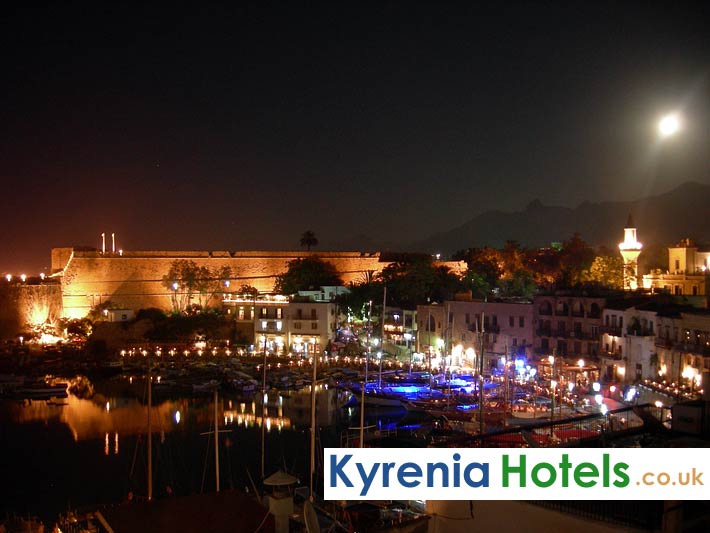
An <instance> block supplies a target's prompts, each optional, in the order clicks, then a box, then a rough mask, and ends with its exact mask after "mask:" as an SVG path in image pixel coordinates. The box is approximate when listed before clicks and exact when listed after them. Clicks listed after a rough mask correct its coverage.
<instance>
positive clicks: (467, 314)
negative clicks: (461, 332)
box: [466, 313, 471, 324]
mask: <svg viewBox="0 0 710 533" xmlns="http://www.w3.org/2000/svg"><path fill="white" fill-rule="evenodd" d="M470 323H471V313H466V324H470Z"/></svg>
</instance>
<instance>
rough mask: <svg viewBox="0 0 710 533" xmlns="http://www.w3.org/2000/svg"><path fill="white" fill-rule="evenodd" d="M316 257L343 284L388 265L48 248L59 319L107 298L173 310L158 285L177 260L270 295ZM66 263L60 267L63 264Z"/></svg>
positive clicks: (341, 257) (286, 254) (337, 256)
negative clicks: (224, 272) (225, 270)
mask: <svg viewBox="0 0 710 533" xmlns="http://www.w3.org/2000/svg"><path fill="white" fill-rule="evenodd" d="M308 256H318V257H319V258H321V259H323V260H324V261H328V262H330V263H332V264H333V265H334V266H335V268H336V269H337V270H338V272H339V273H340V276H341V278H342V280H343V283H345V284H348V283H351V282H359V281H362V280H363V279H364V277H365V275H366V273H367V272H373V273H377V272H380V271H381V270H382V269H383V268H384V267H385V266H387V265H388V264H389V263H388V262H382V261H380V254H379V253H364V252H363V253H361V252H305V251H279V252H271V251H246V252H228V251H215V252H209V251H185V252H183V251H179V252H178V251H145V252H123V253H122V254H116V253H106V254H101V253H100V252H98V251H81V250H76V249H73V250H72V249H67V248H61V249H54V250H52V269H53V271H54V272H55V275H56V276H58V277H61V279H62V299H63V306H64V311H63V316H65V317H71V318H79V317H83V316H85V315H86V314H87V313H88V312H89V310H90V309H91V308H92V307H94V306H96V305H98V304H101V303H103V302H106V301H107V300H111V302H112V303H113V304H115V305H116V306H118V307H121V308H126V309H135V310H137V309H143V308H148V307H157V308H160V309H170V308H171V307H172V301H171V297H172V291H171V290H169V289H166V288H165V287H164V286H163V284H162V279H163V276H164V275H166V274H167V273H168V271H169V270H170V266H171V264H172V262H173V261H175V260H176V259H187V260H190V261H194V262H195V264H197V266H200V267H201V266H204V267H207V268H209V269H210V270H216V269H219V268H222V267H229V268H230V269H231V271H232V277H231V279H230V287H231V290H232V291H234V290H236V289H237V288H238V287H239V286H240V285H242V284H249V285H252V286H254V287H256V288H257V289H258V290H259V291H260V292H272V291H273V288H274V283H275V281H276V276H277V275H279V274H281V273H283V272H285V271H286V270H287V268H288V266H287V265H288V262H289V261H292V260H294V259H298V258H302V257H308ZM64 260H66V263H64V264H62V263H61V261H64ZM441 264H445V265H447V266H449V267H452V270H454V271H455V272H457V273H461V272H462V271H463V269H464V268H465V265H463V264H462V263H460V262H450V263H443V262H442V263H441Z"/></svg>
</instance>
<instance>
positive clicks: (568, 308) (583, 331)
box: [533, 291, 606, 360]
mask: <svg viewBox="0 0 710 533" xmlns="http://www.w3.org/2000/svg"><path fill="white" fill-rule="evenodd" d="M605 301H606V300H605V298H604V297H592V296H584V295H578V294H575V293H574V292H571V291H570V292H566V291H565V292H562V291H561V292H559V293H556V294H547V295H537V296H535V298H534V299H533V328H534V337H533V347H534V351H535V353H536V354H538V355H540V356H545V355H549V354H552V352H553V351H554V352H555V354H556V355H557V356H558V357H563V358H570V359H572V360H577V359H580V358H595V357H597V356H598V355H599V333H600V329H601V326H602V312H603V310H604V305H605Z"/></svg>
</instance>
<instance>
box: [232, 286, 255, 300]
mask: <svg viewBox="0 0 710 533" xmlns="http://www.w3.org/2000/svg"><path fill="white" fill-rule="evenodd" d="M237 294H238V295H239V296H241V297H242V298H251V299H252V300H253V299H256V297H257V296H259V289H257V288H256V287H254V286H253V285H249V284H247V283H243V284H242V285H241V286H240V287H239V290H238V291H237Z"/></svg>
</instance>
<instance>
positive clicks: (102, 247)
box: [101, 233, 106, 254]
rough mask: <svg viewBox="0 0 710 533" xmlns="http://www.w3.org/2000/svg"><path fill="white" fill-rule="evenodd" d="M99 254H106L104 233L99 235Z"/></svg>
mask: <svg viewBox="0 0 710 533" xmlns="http://www.w3.org/2000/svg"><path fill="white" fill-rule="evenodd" d="M101 253H102V254H105V253H106V234H105V233H102V234H101Z"/></svg>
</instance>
